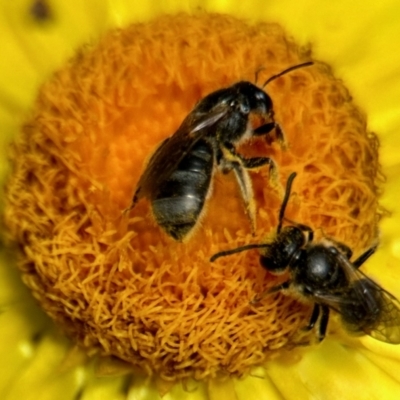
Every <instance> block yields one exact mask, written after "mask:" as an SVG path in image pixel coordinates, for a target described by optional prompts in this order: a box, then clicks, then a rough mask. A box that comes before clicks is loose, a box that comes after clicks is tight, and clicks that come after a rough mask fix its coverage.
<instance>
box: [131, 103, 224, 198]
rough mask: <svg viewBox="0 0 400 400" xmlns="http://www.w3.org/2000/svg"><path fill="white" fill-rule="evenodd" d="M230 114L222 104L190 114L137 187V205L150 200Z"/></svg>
mask: <svg viewBox="0 0 400 400" xmlns="http://www.w3.org/2000/svg"><path fill="white" fill-rule="evenodd" d="M228 111H229V107H227V106H226V105H225V104H221V105H219V106H217V107H215V108H214V109H213V110H211V111H209V112H207V113H193V112H192V113H190V114H189V115H188V116H187V117H186V118H185V119H184V121H183V122H182V124H181V126H180V127H179V128H178V130H177V131H176V132H175V133H174V134H173V135H172V136H170V137H169V138H167V139H165V140H164V141H163V142H162V143H161V145H160V146H159V147H158V148H157V150H156V151H155V152H154V154H153V155H152V156H151V158H150V160H149V162H148V164H147V166H146V169H145V170H144V172H143V174H142V176H141V177H140V179H139V182H138V184H137V186H136V192H135V196H134V201H136V200H138V199H139V198H141V197H145V196H148V195H149V194H150V193H151V192H152V191H153V190H154V189H153V188H157V187H158V186H159V185H160V183H161V182H163V181H165V179H167V178H168V177H169V176H170V175H171V173H172V172H173V171H174V169H175V168H176V166H177V165H178V164H179V162H180V161H181V160H182V159H183V158H184V157H185V156H186V155H187V154H188V153H189V152H190V150H191V149H192V147H193V146H194V145H195V144H196V143H197V142H198V141H199V140H200V139H201V138H203V137H204V136H206V135H207V134H209V130H208V128H210V127H212V126H214V125H215V124H216V123H217V122H218V121H220V120H221V119H222V118H223V117H224V116H225V115H226V114H227V113H228Z"/></svg>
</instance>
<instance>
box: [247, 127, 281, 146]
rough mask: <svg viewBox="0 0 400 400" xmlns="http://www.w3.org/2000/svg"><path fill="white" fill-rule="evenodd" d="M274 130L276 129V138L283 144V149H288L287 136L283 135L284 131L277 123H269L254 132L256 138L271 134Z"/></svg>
mask: <svg viewBox="0 0 400 400" xmlns="http://www.w3.org/2000/svg"><path fill="white" fill-rule="evenodd" d="M273 129H275V135H276V138H277V139H278V142H279V143H280V144H281V146H282V147H283V148H286V147H287V145H286V140H285V135H284V133H283V130H282V128H281V126H280V125H279V124H278V123H277V122H275V121H274V122H268V123H266V124H264V125H261V126H259V127H258V128H256V129H254V130H253V134H254V136H262V135H265V134H267V133H270V132H271V131H272V130H273Z"/></svg>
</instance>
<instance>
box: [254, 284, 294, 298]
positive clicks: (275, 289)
mask: <svg viewBox="0 0 400 400" xmlns="http://www.w3.org/2000/svg"><path fill="white" fill-rule="evenodd" d="M291 284H292V281H291V280H287V281H285V282H283V283H281V284H280V285H276V286H273V287H272V288H269V289H268V290H266V291H265V292H262V293H261V294H259V295H257V296H256V297H254V299H253V300H251V301H250V304H257V303H258V302H259V301H261V300H262V299H263V298H264V297H266V296H268V295H269V294H271V293H276V292H280V291H281V290H285V289H289V287H290V285H291Z"/></svg>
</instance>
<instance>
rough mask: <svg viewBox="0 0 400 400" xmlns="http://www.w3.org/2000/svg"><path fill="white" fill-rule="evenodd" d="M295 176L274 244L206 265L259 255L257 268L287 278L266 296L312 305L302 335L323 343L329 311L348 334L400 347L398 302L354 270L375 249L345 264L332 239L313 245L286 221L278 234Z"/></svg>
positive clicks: (346, 254)
mask: <svg viewBox="0 0 400 400" xmlns="http://www.w3.org/2000/svg"><path fill="white" fill-rule="evenodd" d="M295 176H296V173H292V174H291V175H290V176H289V179H288V182H287V186H286V194H285V197H284V200H283V202H282V206H281V209H280V212H279V224H278V228H277V234H276V238H275V240H274V241H273V242H271V243H265V244H250V245H247V246H242V247H239V248H236V249H231V250H228V251H222V252H220V253H217V254H215V255H214V256H213V257H212V258H211V261H214V260H216V259H217V258H219V257H222V256H226V255H229V254H234V253H238V252H241V251H245V250H249V249H255V248H257V249H261V256H260V263H261V265H262V266H263V267H264V268H265V269H267V270H268V271H270V272H272V273H274V274H280V273H283V272H284V271H286V270H289V272H290V275H291V277H290V279H289V280H287V281H286V282H284V283H282V284H281V285H279V286H275V287H273V288H271V289H270V290H268V291H267V292H266V293H265V294H269V293H275V292H277V291H280V290H286V289H288V290H292V291H293V292H294V293H296V294H297V295H300V297H301V298H303V299H306V300H309V301H311V302H313V303H314V309H313V312H312V315H311V318H310V321H309V323H308V325H307V326H306V327H305V329H306V330H310V329H312V328H314V326H317V335H318V336H317V337H318V339H319V340H320V341H321V340H323V339H324V337H325V333H326V329H327V326H328V320H329V311H330V310H331V309H332V310H334V311H336V312H337V313H338V314H339V315H340V317H341V321H342V323H343V325H344V327H345V328H346V329H347V330H348V331H350V332H352V333H355V334H359V333H362V332H364V333H365V334H367V335H370V336H372V337H373V338H375V339H377V340H380V341H382V342H387V343H392V344H399V343H400V303H399V301H398V300H397V299H396V298H395V297H394V296H392V295H391V294H390V293H388V292H387V291H386V290H384V289H383V288H381V287H380V286H379V285H378V284H377V283H375V282H374V281H372V280H371V279H369V278H368V277H367V276H366V275H365V274H364V273H362V272H361V271H360V270H359V268H360V267H361V265H363V264H364V262H365V261H367V259H368V258H369V257H370V256H371V255H372V254H374V252H375V250H376V246H373V247H371V248H369V249H368V250H367V251H365V252H364V253H363V254H361V255H360V256H359V257H358V258H357V259H355V260H354V261H350V259H351V257H352V251H351V249H350V248H349V247H348V246H346V245H345V244H343V243H340V242H337V241H335V240H332V239H324V240H322V241H321V242H313V231H312V229H311V228H310V227H308V226H306V225H302V224H297V223H294V222H291V221H290V222H291V225H289V226H286V227H284V228H282V224H283V220H284V214H285V208H286V205H287V203H288V200H289V196H290V191H291V186H292V182H293V179H294V178H295ZM262 296H263V295H262ZM262 296H261V297H262ZM258 300H259V299H257V300H256V301H258Z"/></svg>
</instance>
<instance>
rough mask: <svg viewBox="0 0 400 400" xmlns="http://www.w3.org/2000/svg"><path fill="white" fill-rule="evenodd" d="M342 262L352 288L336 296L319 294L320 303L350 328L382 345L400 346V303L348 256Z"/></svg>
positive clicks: (347, 287)
mask: <svg viewBox="0 0 400 400" xmlns="http://www.w3.org/2000/svg"><path fill="white" fill-rule="evenodd" d="M338 259H339V261H340V263H341V266H342V268H343V270H344V272H345V274H346V276H347V277H348V280H349V284H348V286H346V287H344V288H339V289H338V290H337V291H335V293H333V294H325V293H322V294H316V295H315V298H316V300H317V301H319V302H321V303H323V304H326V305H328V306H329V307H331V308H333V309H334V310H336V311H337V312H338V313H339V314H341V316H342V318H343V321H344V322H345V324H346V325H348V326H352V324H353V328H359V329H360V330H361V331H364V332H365V333H366V334H367V335H370V336H371V337H373V338H375V339H377V340H380V341H382V342H386V343H391V344H400V302H399V301H398V300H397V299H396V298H395V297H394V296H393V295H391V294H390V293H389V292H387V291H386V290H384V289H383V288H382V287H380V286H379V285H378V284H377V283H376V282H374V281H373V280H372V279H370V278H369V277H368V276H366V275H365V274H364V273H363V272H361V271H360V270H358V269H356V268H355V267H354V266H353V264H352V263H351V262H350V261H349V260H348V259H347V258H346V257H345V256H344V255H341V254H340V255H339V256H338ZM352 330H356V329H352Z"/></svg>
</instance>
